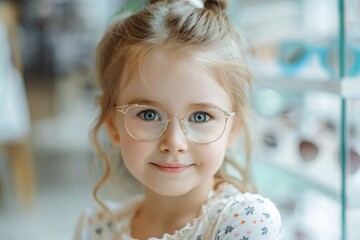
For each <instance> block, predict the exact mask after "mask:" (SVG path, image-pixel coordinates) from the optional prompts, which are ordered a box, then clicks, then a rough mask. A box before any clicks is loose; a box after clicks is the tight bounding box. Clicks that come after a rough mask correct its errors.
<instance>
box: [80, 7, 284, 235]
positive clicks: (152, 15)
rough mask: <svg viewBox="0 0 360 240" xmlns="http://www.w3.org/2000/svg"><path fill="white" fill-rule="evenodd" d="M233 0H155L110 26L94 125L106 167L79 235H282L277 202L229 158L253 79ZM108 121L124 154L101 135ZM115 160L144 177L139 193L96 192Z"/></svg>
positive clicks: (101, 54) (101, 51)
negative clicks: (230, 6)
mask: <svg viewBox="0 0 360 240" xmlns="http://www.w3.org/2000/svg"><path fill="white" fill-rule="evenodd" d="M226 7H227V4H226V1H204V2H203V1H201V0H198V1H195V0H192V1H190V0H187V1H185V0H167V1H165V0H163V1H161V0H160V1H159V0H157V1H156V0H152V1H150V3H149V5H148V6H147V7H146V8H145V9H143V10H142V11H140V12H138V13H136V14H134V15H131V16H128V17H127V18H125V19H120V20H117V21H116V22H115V23H113V25H112V26H111V27H110V29H109V30H108V31H107V32H106V34H105V36H104V37H103V39H102V40H101V42H100V44H99V46H98V49H97V71H98V80H99V85H100V88H101V91H102V94H101V96H100V98H99V105H100V108H101V113H100V116H99V118H98V121H97V123H96V125H95V127H94V130H93V136H94V138H95V145H96V147H97V149H98V150H99V153H100V156H101V157H102V160H103V163H104V169H105V173H104V176H103V177H102V179H101V181H100V182H99V183H98V184H97V186H96V187H95V190H94V196H95V199H96V200H97V202H98V203H99V204H98V205H99V206H97V207H92V208H89V209H87V210H86V211H85V212H84V214H83V215H82V216H81V218H80V221H79V223H78V227H77V229H76V232H75V236H74V239H82V240H94V239H111V240H113V239H126V240H129V239H151V240H155V239H191V240H200V239H201V240H215V239H242V240H245V239H247V240H261V239H267V240H274V239H280V238H281V220H280V215H279V212H278V211H277V209H276V207H275V206H274V204H273V203H272V202H271V201H270V200H268V199H266V198H263V197H262V196H260V195H257V194H252V193H249V186H250V185H249V183H248V173H247V172H246V171H242V169H241V168H240V167H239V166H238V164H236V163H235V162H234V161H233V160H231V159H229V158H228V157H225V154H226V151H227V150H229V149H230V148H231V146H232V145H233V143H234V142H235V140H236V137H237V136H238V135H239V133H240V132H243V133H246V124H245V123H246V116H247V114H248V106H247V105H248V104H247V101H246V95H247V93H248V91H249V86H250V74H249V72H248V68H247V66H246V64H245V61H244V58H243V53H242V50H241V48H242V46H241V45H242V39H241V38H240V36H239V35H238V34H237V33H236V32H235V30H234V28H233V27H232V26H231V24H230V23H229V20H228V17H227V15H226ZM103 125H104V126H106V128H107V130H108V135H109V136H110V138H111V140H112V142H113V143H114V146H115V147H116V148H117V149H119V150H121V157H120V159H119V158H116V159H110V157H109V156H108V155H107V154H106V153H105V150H103V148H101V147H100V144H99V143H98V141H96V135H97V132H98V131H99V129H100V128H101V127H102V126H103ZM248 157H249V156H248ZM110 161H118V162H120V163H123V164H124V165H125V166H126V169H127V170H128V171H129V172H130V173H131V175H132V176H133V177H134V178H135V179H136V180H137V181H138V182H139V183H140V184H141V185H142V186H143V188H142V192H141V193H139V195H137V196H135V197H130V198H129V199H128V200H126V201H123V202H121V203H117V202H109V201H105V202H103V201H100V200H99V199H98V198H97V192H98V190H99V189H100V188H101V187H102V186H103V185H104V183H105V182H106V180H108V178H109V176H110V175H111V174H116V172H115V169H113V168H111V167H110V166H112V164H111V163H110ZM229 166H232V167H233V169H238V170H239V172H238V173H237V175H238V176H240V178H236V177H235V175H236V174H235V175H234V174H232V175H234V176H233V177H231V176H230V175H229V174H228V173H227V170H228V168H229ZM110 168H111V169H110ZM238 179H240V180H238ZM118 188H120V189H121V188H122V186H118Z"/></svg>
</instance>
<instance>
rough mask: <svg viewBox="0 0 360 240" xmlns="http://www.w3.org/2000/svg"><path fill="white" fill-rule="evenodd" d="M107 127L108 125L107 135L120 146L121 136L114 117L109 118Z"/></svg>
mask: <svg viewBox="0 0 360 240" xmlns="http://www.w3.org/2000/svg"><path fill="white" fill-rule="evenodd" d="M105 125H106V130H107V133H108V135H109V136H110V138H111V140H112V141H113V143H115V144H120V135H119V132H118V129H117V127H116V124H115V123H114V119H113V116H109V117H108V118H107V119H106V121H105Z"/></svg>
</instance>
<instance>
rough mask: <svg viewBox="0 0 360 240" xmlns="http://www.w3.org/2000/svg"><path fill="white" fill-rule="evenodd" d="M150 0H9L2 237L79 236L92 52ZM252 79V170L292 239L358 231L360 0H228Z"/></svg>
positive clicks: (0, 6) (87, 187)
mask: <svg viewBox="0 0 360 240" xmlns="http://www.w3.org/2000/svg"><path fill="white" fill-rule="evenodd" d="M144 2H145V1H134V0H133V1H125V0H103V1H95V0H27V1H25V0H8V1H4V0H1V1H0V235H1V237H0V238H1V239H4V240H20V239H29V240H32V239H34V240H35V239H36V240H42V239H44V240H45V239H53V240H57V239H59V240H60V239H71V236H72V233H73V231H74V228H75V225H76V221H77V219H78V217H79V215H80V213H81V211H82V209H84V207H85V206H87V205H89V204H91V203H92V201H93V200H92V196H91V192H92V180H91V179H90V177H89V170H88V169H89V167H90V165H91V163H92V161H93V159H94V156H95V155H94V150H93V149H92V147H91V145H90V142H89V140H88V136H89V131H90V129H91V124H92V122H93V120H94V118H95V117H96V112H97V109H96V106H95V97H96V94H97V91H96V88H95V76H94V67H93V64H94V48H95V46H96V44H97V42H98V41H99V39H100V37H101V35H102V34H103V32H104V30H105V29H106V26H107V25H108V24H109V22H110V21H111V19H112V17H113V16H115V15H116V14H117V13H119V12H121V11H123V10H132V9H136V8H139V7H141V6H142V4H143V3H144ZM229 14H230V16H231V20H232V21H233V22H234V24H235V25H236V26H237V27H239V28H240V29H241V30H243V31H244V38H246V39H247V42H248V43H247V45H248V48H247V53H248V61H249V64H250V67H251V69H252V73H253V75H254V88H253V93H252V96H251V97H252V104H253V107H254V115H255V120H254V121H253V122H252V124H253V125H252V126H251V127H252V130H253V133H254V134H253V135H254V139H253V140H254V157H253V158H254V159H253V170H252V171H253V175H254V179H255V182H256V184H257V187H258V191H259V193H260V194H262V195H264V196H266V197H269V198H270V199H272V200H273V201H274V202H275V204H276V205H277V206H278V208H279V209H280V212H281V215H282V218H283V235H284V239H289V240H293V239H294V240H322V239H324V240H325V239H326V240H333V239H334V240H338V239H343V240H345V239H350V240H358V239H360V230H359V228H358V226H360V121H359V120H360V27H359V26H360V0H345V1H343V0H232V1H230V8H229Z"/></svg>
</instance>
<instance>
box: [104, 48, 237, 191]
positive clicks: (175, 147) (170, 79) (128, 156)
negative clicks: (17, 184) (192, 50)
mask: <svg viewBox="0 0 360 240" xmlns="http://www.w3.org/2000/svg"><path fill="white" fill-rule="evenodd" d="M144 67H145V73H146V75H145V76H146V80H145V81H144V80H143V79H141V76H140V75H135V76H134V78H132V79H131V80H130V82H129V84H128V85H127V86H126V88H125V89H123V90H122V91H121V94H120V98H119V99H118V102H117V103H116V104H117V105H118V106H121V105H126V104H134V103H135V104H141V105H150V106H153V107H157V108H160V109H162V110H164V111H165V112H166V113H168V115H169V116H180V117H182V116H184V114H185V113H187V112H189V111H192V110H195V109H197V108H198V107H197V106H199V105H209V106H216V107H218V108H220V109H223V110H225V111H227V112H233V105H232V102H231V99H230V96H229V95H228V93H227V92H226V91H225V90H224V89H223V88H222V87H221V86H220V85H219V84H218V83H217V81H216V80H215V79H214V78H213V77H212V75H210V74H209V73H208V72H207V71H206V70H205V69H204V68H202V67H200V66H199V65H197V64H196V63H195V62H194V61H192V60H189V59H184V58H180V56H179V55H177V54H176V53H175V52H162V53H161V54H160V53H157V54H153V55H152V56H151V57H150V58H149V59H148V61H147V62H146V63H145V65H144ZM148 113H149V114H148ZM136 116H137V115H136ZM139 117H141V118H142V119H143V118H150V119H153V117H154V116H153V112H146V113H144V112H142V113H141V114H140V115H139ZM192 117H196V118H197V117H199V120H202V119H203V118H202V117H203V115H201V114H200V115H199V116H192ZM155 118H156V117H155ZM234 120H235V118H234V117H232V118H230V119H229V120H228V121H227V125H226V129H225V131H224V133H223V135H222V136H221V137H220V138H219V139H218V140H217V141H215V142H212V143H208V144H199V143H195V142H193V141H191V140H189V139H188V138H187V136H186V135H185V134H184V132H183V131H182V128H181V125H180V121H179V120H178V118H176V117H175V118H172V119H171V120H170V122H169V125H168V128H167V130H166V131H165V133H164V134H163V135H162V136H161V137H160V138H158V139H156V140H153V141H148V142H145V141H138V140H135V139H134V138H133V137H132V136H130V135H129V133H128V132H127V130H126V128H125V123H124V114H122V113H121V112H116V111H114V114H113V115H112V117H110V118H109V120H108V121H107V127H108V130H109V133H110V135H111V136H112V139H113V141H114V142H115V143H117V144H118V145H119V146H120V148H121V153H122V157H123V161H124V163H125V165H126V167H127V168H128V170H129V171H130V172H131V173H132V175H133V176H134V177H135V178H136V179H137V180H138V181H140V182H141V183H142V184H143V185H144V186H145V188H147V189H148V190H150V191H153V192H155V193H157V194H159V195H162V196H180V195H183V194H185V193H188V192H190V191H192V190H194V189H195V188H198V187H201V186H202V184H209V182H211V181H212V180H213V179H214V175H215V173H216V172H217V171H218V170H219V168H220V166H221V164H222V163H223V159H224V155H225V151H226V148H227V147H229V146H231V144H232V142H233V140H234V138H235V137H236V135H237V132H238V130H239V127H236V126H235V125H234V123H235V121H234Z"/></svg>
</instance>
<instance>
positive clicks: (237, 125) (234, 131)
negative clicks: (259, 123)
mask: <svg viewBox="0 0 360 240" xmlns="http://www.w3.org/2000/svg"><path fill="white" fill-rule="evenodd" d="M242 126H243V122H242V120H241V119H239V118H238V117H235V118H234V121H233V122H232V126H231V130H230V133H229V138H228V143H227V145H226V147H227V148H228V149H230V148H231V147H232V146H233V144H234V142H235V141H236V139H237V137H238V136H239V134H240V130H241V128H242Z"/></svg>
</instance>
